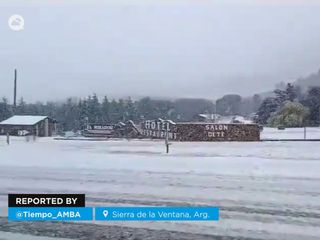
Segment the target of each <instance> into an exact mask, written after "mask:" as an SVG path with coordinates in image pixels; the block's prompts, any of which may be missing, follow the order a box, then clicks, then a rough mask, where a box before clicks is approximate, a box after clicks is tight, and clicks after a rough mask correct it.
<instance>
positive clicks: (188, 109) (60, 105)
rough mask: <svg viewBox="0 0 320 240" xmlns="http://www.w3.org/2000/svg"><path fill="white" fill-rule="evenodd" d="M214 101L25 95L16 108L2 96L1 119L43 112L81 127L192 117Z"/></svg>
mask: <svg viewBox="0 0 320 240" xmlns="http://www.w3.org/2000/svg"><path fill="white" fill-rule="evenodd" d="M213 109H214V104H213V102H212V101H209V100H206V99H177V100H174V101H172V100H155V99H151V98H150V97H145V98H142V99H140V100H136V101H133V100H132V99H131V98H130V97H129V98H126V99H118V100H115V99H112V100H109V99H108V97H107V96H105V97H103V98H102V99H99V98H98V97H97V95H96V94H93V95H90V96H88V97H86V98H82V99H75V98H68V99H67V100H66V101H64V102H47V103H42V102H37V103H26V102H25V101H24V100H23V98H21V99H20V100H19V101H18V104H17V106H16V108H13V106H12V105H11V104H9V102H8V100H7V99H6V98H2V100H0V121H2V120H4V119H7V118H9V117H10V116H12V115H14V114H16V115H44V116H49V117H52V118H54V119H56V120H57V121H58V123H59V126H60V128H61V129H62V130H79V129H82V128H83V127H84V126H85V124H86V123H92V124H106V123H111V124H112V123H118V122H120V121H122V122H125V121H128V120H133V121H134V122H140V121H142V120H143V119H157V118H163V119H171V120H173V121H192V120H194V118H195V117H196V116H197V115H198V114H200V113H211V112H212V111H213Z"/></svg>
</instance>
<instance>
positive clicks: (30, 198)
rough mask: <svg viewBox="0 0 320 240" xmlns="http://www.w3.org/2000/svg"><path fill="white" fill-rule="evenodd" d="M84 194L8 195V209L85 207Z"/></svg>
mask: <svg viewBox="0 0 320 240" xmlns="http://www.w3.org/2000/svg"><path fill="white" fill-rule="evenodd" d="M85 201H86V200H85V194H8V207H85Z"/></svg>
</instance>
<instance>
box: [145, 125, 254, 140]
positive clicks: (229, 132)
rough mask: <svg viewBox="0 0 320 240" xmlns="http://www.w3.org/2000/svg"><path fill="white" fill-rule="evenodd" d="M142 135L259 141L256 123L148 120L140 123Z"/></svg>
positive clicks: (189, 138) (158, 137) (156, 137)
mask: <svg viewBox="0 0 320 240" xmlns="http://www.w3.org/2000/svg"><path fill="white" fill-rule="evenodd" d="M141 128H142V135H143V136H144V137H148V138H154V139H162V138H166V136H167V135H168V138H169V139H170V140H175V141H186V142H187V141H259V140H260V129H259V126H258V125H256V124H214V123H189V122H186V123H174V122H173V121H164V120H148V121H145V122H143V123H142V125H141Z"/></svg>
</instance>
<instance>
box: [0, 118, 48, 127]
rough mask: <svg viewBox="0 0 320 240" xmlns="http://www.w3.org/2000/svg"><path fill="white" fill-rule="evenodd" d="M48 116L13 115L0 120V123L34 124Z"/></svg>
mask: <svg viewBox="0 0 320 240" xmlns="http://www.w3.org/2000/svg"><path fill="white" fill-rule="evenodd" d="M46 118H48V116H31V115H15V116H12V117H11V118H8V119H7V120H4V121H2V122H0V125H31V126H32V125H35V124H37V123H38V122H40V121H42V120H44V119H46Z"/></svg>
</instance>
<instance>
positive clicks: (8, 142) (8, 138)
mask: <svg viewBox="0 0 320 240" xmlns="http://www.w3.org/2000/svg"><path fill="white" fill-rule="evenodd" d="M7 144H8V145H9V144H10V134H9V132H7Z"/></svg>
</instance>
